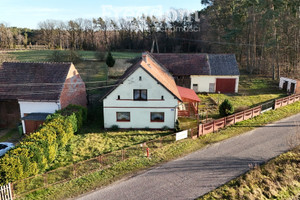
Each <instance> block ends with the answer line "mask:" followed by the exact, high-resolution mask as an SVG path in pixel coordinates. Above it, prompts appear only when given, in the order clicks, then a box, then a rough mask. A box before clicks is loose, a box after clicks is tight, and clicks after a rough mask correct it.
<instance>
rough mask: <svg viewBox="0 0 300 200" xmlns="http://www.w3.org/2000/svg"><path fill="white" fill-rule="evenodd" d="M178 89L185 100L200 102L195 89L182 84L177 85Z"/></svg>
mask: <svg viewBox="0 0 300 200" xmlns="http://www.w3.org/2000/svg"><path fill="white" fill-rule="evenodd" d="M177 89H178V91H179V94H180V96H181V99H182V100H183V102H200V99H199V97H198V96H197V94H196V93H195V91H194V90H192V89H188V88H184V87H180V86H177Z"/></svg>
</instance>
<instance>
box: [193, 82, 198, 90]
mask: <svg viewBox="0 0 300 200" xmlns="http://www.w3.org/2000/svg"><path fill="white" fill-rule="evenodd" d="M193 90H194V91H195V92H198V84H193Z"/></svg>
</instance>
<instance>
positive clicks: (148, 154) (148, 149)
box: [146, 147, 150, 158]
mask: <svg viewBox="0 0 300 200" xmlns="http://www.w3.org/2000/svg"><path fill="white" fill-rule="evenodd" d="M146 151H147V158H149V156H150V154H149V147H147V149H146Z"/></svg>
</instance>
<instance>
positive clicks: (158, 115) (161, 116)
mask: <svg viewBox="0 0 300 200" xmlns="http://www.w3.org/2000/svg"><path fill="white" fill-rule="evenodd" d="M150 118H151V122H164V121H165V113H163V112H152V113H150Z"/></svg>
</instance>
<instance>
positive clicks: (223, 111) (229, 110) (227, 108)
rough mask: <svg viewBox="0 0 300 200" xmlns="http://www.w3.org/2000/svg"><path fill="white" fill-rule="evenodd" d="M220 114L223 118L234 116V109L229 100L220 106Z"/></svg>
mask: <svg viewBox="0 0 300 200" xmlns="http://www.w3.org/2000/svg"><path fill="white" fill-rule="evenodd" d="M219 112H220V116H221V117H225V116H228V115H231V114H233V112H234V108H233V105H232V104H231V102H230V101H229V100H228V99H225V100H224V101H223V103H222V104H221V105H220V106H219Z"/></svg>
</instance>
